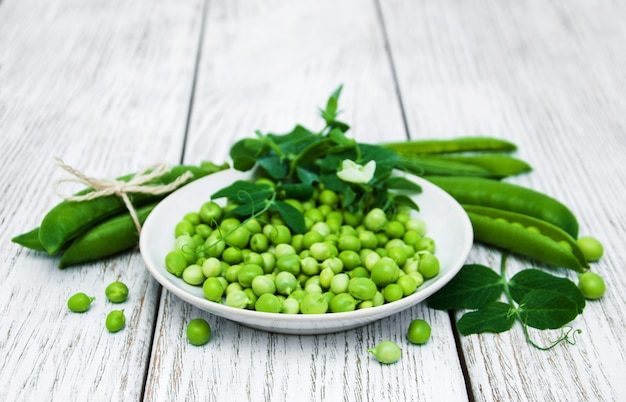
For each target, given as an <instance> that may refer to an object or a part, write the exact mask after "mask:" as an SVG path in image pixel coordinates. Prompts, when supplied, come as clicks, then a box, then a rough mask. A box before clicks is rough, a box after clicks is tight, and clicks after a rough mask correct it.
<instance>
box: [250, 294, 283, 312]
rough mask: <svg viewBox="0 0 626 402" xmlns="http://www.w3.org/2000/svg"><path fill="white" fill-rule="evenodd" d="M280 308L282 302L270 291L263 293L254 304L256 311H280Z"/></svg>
mask: <svg viewBox="0 0 626 402" xmlns="http://www.w3.org/2000/svg"><path fill="white" fill-rule="evenodd" d="M281 308H282V303H281V302H280V300H279V299H278V297H276V295H274V294H272V293H263V294H262V295H261V296H259V298H258V300H257V301H256V303H255V304H254V309H255V310H256V311H262V312H265V313H280V310H281Z"/></svg>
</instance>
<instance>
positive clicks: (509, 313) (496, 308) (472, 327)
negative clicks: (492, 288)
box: [456, 302, 515, 335]
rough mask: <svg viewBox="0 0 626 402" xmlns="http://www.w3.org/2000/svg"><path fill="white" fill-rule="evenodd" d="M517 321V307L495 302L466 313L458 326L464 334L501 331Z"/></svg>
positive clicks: (506, 329)
mask: <svg viewBox="0 0 626 402" xmlns="http://www.w3.org/2000/svg"><path fill="white" fill-rule="evenodd" d="M514 323H515V309H514V308H513V307H512V306H511V305H509V304H507V303H502V302H494V303H491V304H489V305H487V306H485V307H482V308H480V309H478V310H476V311H471V312H469V313H465V314H464V315H463V317H461V319H460V320H459V321H458V322H457V324H456V326H457V328H458V330H459V332H460V333H461V334H463V335H471V334H479V333H482V332H493V333H500V332H504V331H508V330H509V329H511V327H512V326H513V324H514Z"/></svg>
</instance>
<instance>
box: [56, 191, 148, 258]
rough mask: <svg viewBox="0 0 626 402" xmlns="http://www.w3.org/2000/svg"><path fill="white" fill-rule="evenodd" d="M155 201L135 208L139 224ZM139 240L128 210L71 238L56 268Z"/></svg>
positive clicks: (108, 253)
mask: <svg viewBox="0 0 626 402" xmlns="http://www.w3.org/2000/svg"><path fill="white" fill-rule="evenodd" d="M157 204H158V203H153V204H148V205H146V206H143V207H141V208H138V209H137V211H136V212H137V218H139V222H140V223H142V224H143V222H144V221H145V220H146V218H147V217H148V215H149V214H150V212H152V210H153V209H154V207H155V206H156V205H157ZM138 243H139V234H138V233H137V228H136V227H135V222H134V221H133V218H132V217H131V216H130V214H129V213H123V214H120V215H117V216H115V217H113V218H111V219H108V220H106V221H104V222H102V223H100V224H98V225H96V226H94V227H92V228H91V229H89V230H87V231H86V232H84V233H82V234H81V235H80V236H78V237H77V238H75V239H74V240H73V241H72V242H71V243H70V245H69V247H68V248H67V250H65V252H64V253H63V255H62V256H61V260H60V262H59V268H65V267H69V266H71V265H77V264H82V263H85V262H89V261H96V260H99V259H101V258H105V257H109V256H112V255H114V254H117V253H119V252H122V251H125V250H128V249H131V248H133V247H135V246H137V244H138Z"/></svg>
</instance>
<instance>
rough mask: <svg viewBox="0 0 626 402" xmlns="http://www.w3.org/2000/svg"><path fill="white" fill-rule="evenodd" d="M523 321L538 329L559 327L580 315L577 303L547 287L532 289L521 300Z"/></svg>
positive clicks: (520, 307)
mask: <svg viewBox="0 0 626 402" xmlns="http://www.w3.org/2000/svg"><path fill="white" fill-rule="evenodd" d="M518 311H519V316H520V320H521V321H522V323H524V324H526V325H528V326H529V327H533V328H537V329H557V328H561V327H562V326H563V325H565V324H567V323H568V322H570V321H572V320H573V319H574V318H576V316H577V315H578V307H577V306H576V303H575V302H574V301H573V300H572V299H570V298H569V297H567V296H564V295H563V294H561V293H559V292H557V291H554V290H546V289H536V290H531V291H530V292H528V293H526V295H524V297H523V298H522V299H521V300H520V301H519V308H518Z"/></svg>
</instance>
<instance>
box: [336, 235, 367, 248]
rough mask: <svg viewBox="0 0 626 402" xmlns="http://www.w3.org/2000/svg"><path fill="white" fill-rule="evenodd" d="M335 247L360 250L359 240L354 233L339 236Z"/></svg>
mask: <svg viewBox="0 0 626 402" xmlns="http://www.w3.org/2000/svg"><path fill="white" fill-rule="evenodd" d="M337 248H338V249H339V251H344V250H352V251H359V250H361V240H359V238H358V237H357V236H356V235H342V236H340V237H339V242H338V243H337Z"/></svg>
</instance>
